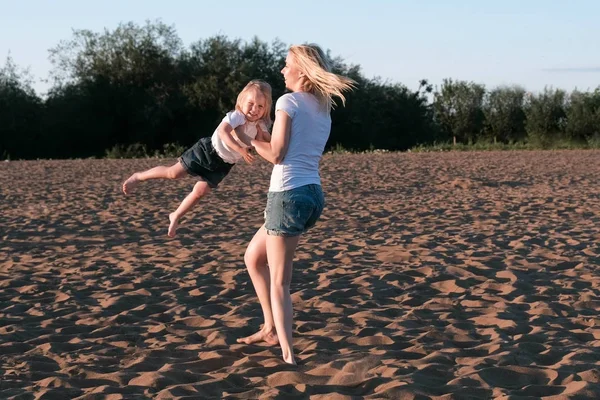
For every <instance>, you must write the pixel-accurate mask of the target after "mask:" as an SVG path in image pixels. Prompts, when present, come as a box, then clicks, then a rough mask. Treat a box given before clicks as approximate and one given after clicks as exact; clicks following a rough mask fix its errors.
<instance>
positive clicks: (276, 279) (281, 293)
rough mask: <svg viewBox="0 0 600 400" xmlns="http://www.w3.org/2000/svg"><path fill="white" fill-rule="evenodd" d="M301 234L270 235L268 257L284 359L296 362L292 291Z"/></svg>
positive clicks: (268, 238) (287, 361)
mask: <svg viewBox="0 0 600 400" xmlns="http://www.w3.org/2000/svg"><path fill="white" fill-rule="evenodd" d="M299 241H300V236H293V237H285V236H272V235H267V238H266V245H267V260H268V263H269V271H270V272H271V308H272V309H273V320H274V321H275V329H276V331H277V337H278V339H279V344H280V345H281V351H282V354H283V361H285V362H286V363H288V364H296V360H295V359H294V349H293V347H292V325H293V317H294V315H293V309H292V297H291V295H290V284H291V282H292V264H293V261H294V254H295V252H296V246H297V245H298V242H299Z"/></svg>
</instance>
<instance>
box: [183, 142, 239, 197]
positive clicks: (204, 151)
mask: <svg viewBox="0 0 600 400" xmlns="http://www.w3.org/2000/svg"><path fill="white" fill-rule="evenodd" d="M179 162H180V163H181V165H182V166H183V168H184V169H185V170H186V172H187V173H188V174H190V175H192V176H197V177H200V178H202V179H203V180H205V181H206V183H208V185H209V186H210V187H211V188H213V189H214V188H216V187H217V186H219V183H221V181H222V180H223V178H225V177H226V176H227V174H228V173H229V171H230V170H231V168H233V165H234V164H229V163H227V162H225V161H223V159H222V158H221V156H219V155H218V154H217V151H216V150H215V148H214V147H213V145H212V141H211V137H210V136H208V137H203V138H201V139H200V140H198V142H197V143H196V144H195V145H193V146H192V147H190V148H189V149H187V150H186V151H185V153H183V154H182V156H181V157H179Z"/></svg>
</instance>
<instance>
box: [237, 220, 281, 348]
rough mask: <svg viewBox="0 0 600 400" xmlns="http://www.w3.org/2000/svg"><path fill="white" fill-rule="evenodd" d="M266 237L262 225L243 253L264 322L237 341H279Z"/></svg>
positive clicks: (270, 342)
mask: <svg viewBox="0 0 600 400" xmlns="http://www.w3.org/2000/svg"><path fill="white" fill-rule="evenodd" d="M266 239H267V231H266V230H265V227H264V226H262V227H261V228H260V229H259V230H258V231H257V232H256V234H255V235H254V237H253V238H252V240H251V241H250V244H249V245H248V248H247V249H246V254H245V255H244V262H245V264H246V268H247V269H248V274H249V275H250V279H252V285H254V290H255V291H256V295H257V296H258V301H259V302H260V307H261V309H262V312H263V318H264V324H263V326H262V328H261V330H259V331H258V332H256V333H255V334H253V335H250V336H247V337H245V338H240V339H238V340H237V341H238V343H246V344H250V343H256V342H263V341H264V342H266V343H268V344H272V345H275V344H277V343H279V341H278V340H277V334H276V332H275V322H274V321H273V312H272V311H271V289H270V287H271V277H270V274H269V266H268V265H267V245H266Z"/></svg>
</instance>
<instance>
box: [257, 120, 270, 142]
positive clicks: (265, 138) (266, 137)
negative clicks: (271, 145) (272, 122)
mask: <svg viewBox="0 0 600 400" xmlns="http://www.w3.org/2000/svg"><path fill="white" fill-rule="evenodd" d="M256 130H257V134H256V140H260V141H261V142H270V141H271V135H270V134H269V131H267V130H266V129H265V130H263V129H262V128H261V125H260V124H257V125H256Z"/></svg>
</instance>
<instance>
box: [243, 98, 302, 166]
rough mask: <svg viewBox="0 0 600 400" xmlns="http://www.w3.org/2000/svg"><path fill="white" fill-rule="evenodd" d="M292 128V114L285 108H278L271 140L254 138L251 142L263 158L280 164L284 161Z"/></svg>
mask: <svg viewBox="0 0 600 400" xmlns="http://www.w3.org/2000/svg"><path fill="white" fill-rule="evenodd" d="M291 130H292V119H291V118H290V116H289V115H288V114H287V113H286V112H285V111H283V110H277V112H276V113H275V123H274V124H273V133H272V134H271V141H270V142H263V141H260V140H253V141H251V142H250V143H251V144H252V146H254V148H255V149H256V152H257V153H258V154H259V155H260V156H261V157H262V158H264V159H265V160H267V161H268V162H270V163H273V164H279V163H281V162H282V161H283V159H284V157H285V155H286V153H287V150H288V146H289V145H290V132H291Z"/></svg>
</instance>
